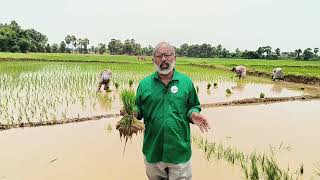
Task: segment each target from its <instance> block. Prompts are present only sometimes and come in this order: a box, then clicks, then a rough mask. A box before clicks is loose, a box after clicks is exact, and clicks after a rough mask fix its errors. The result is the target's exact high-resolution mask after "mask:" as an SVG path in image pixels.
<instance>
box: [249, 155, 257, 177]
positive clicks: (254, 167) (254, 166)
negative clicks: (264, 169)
mask: <svg viewBox="0 0 320 180" xmlns="http://www.w3.org/2000/svg"><path fill="white" fill-rule="evenodd" d="M250 179H252V180H258V179H259V172H258V167H257V159H256V156H255V155H252V156H251V174H250Z"/></svg>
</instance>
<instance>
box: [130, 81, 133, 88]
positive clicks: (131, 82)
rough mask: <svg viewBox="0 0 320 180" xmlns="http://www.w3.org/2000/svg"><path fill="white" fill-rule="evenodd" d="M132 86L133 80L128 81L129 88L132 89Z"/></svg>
mask: <svg viewBox="0 0 320 180" xmlns="http://www.w3.org/2000/svg"><path fill="white" fill-rule="evenodd" d="M132 84H133V79H130V80H129V86H130V87H132Z"/></svg>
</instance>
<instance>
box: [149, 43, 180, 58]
mask: <svg viewBox="0 0 320 180" xmlns="http://www.w3.org/2000/svg"><path fill="white" fill-rule="evenodd" d="M160 47H168V48H169V49H170V50H171V51H172V53H173V55H174V56H175V55H176V50H175V47H174V46H172V45H171V44H169V43H167V42H161V43H159V44H157V45H156V47H154V49H153V53H152V54H153V57H154V55H155V54H156V52H157V51H158V49H159V48H160Z"/></svg>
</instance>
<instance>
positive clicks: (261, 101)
mask: <svg viewBox="0 0 320 180" xmlns="http://www.w3.org/2000/svg"><path fill="white" fill-rule="evenodd" d="M315 99H320V94H316V95H304V96H293V97H268V98H247V99H241V100H233V101H228V102H219V103H208V104H201V107H202V108H211V107H223V106H240V105H257V104H271V103H277V102H288V101H310V100H315Z"/></svg>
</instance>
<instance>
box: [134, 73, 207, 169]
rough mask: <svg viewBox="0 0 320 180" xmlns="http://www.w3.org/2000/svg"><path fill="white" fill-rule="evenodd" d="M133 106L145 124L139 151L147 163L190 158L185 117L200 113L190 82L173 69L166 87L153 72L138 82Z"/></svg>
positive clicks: (178, 160)
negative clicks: (171, 76)
mask: <svg viewBox="0 0 320 180" xmlns="http://www.w3.org/2000/svg"><path fill="white" fill-rule="evenodd" d="M136 105H137V108H138V119H139V120H141V119H142V118H143V119H144V124H145V131H144V140H143V148H142V149H143V150H142V151H143V153H144V155H145V157H146V160H147V162H149V163H156V162H165V163H174V164H178V163H185V162H187V161H188V160H189V159H190V157H191V144H190V119H189V117H190V115H191V113H192V112H200V111H201V108H200V102H199V99H198V96H197V93H196V90H195V88H194V85H193V83H192V81H191V79H190V78H189V77H188V76H186V75H184V74H181V73H179V72H177V71H176V70H174V74H173V78H172V80H171V81H170V82H169V83H168V85H167V86H166V85H164V84H163V83H162V82H161V80H160V78H159V76H158V73H157V72H155V73H153V74H151V75H150V76H148V77H146V78H144V79H143V80H142V81H141V82H140V84H139V87H138V89H137V94H136Z"/></svg>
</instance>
